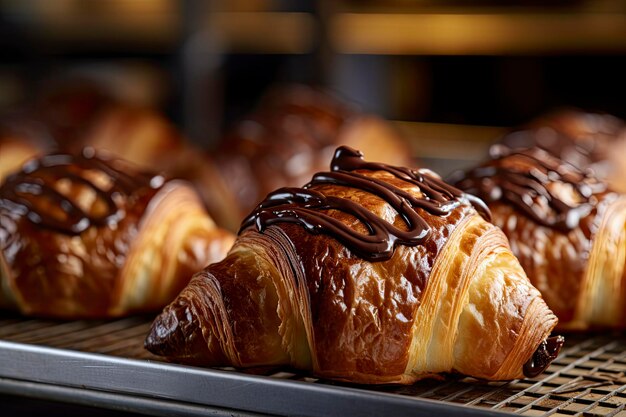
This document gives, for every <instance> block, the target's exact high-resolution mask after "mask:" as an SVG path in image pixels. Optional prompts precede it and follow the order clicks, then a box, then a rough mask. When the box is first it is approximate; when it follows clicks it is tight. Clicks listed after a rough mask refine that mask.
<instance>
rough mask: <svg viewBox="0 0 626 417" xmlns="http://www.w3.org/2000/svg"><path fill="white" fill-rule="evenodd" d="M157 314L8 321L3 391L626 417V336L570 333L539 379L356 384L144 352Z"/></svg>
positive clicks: (205, 408)
mask: <svg viewBox="0 0 626 417" xmlns="http://www.w3.org/2000/svg"><path fill="white" fill-rule="evenodd" d="M149 326H150V317H135V318H127V319H121V320H115V321H97V322H94V321H74V322H56V321H47V320H27V319H21V318H17V317H7V318H4V319H0V339H1V340H0V392H4V393H10V394H22V395H29V396H35V397H39V398H46V399H57V400H61V401H69V402H77V403H83V404H92V405H98V406H101V407H107V408H113V409H123V410H129V411H135V412H144V413H147V414H154V415H169V414H172V413H182V414H184V415H235V414H243V415H251V414H250V413H263V414H280V415H311V416H313V415H346V414H352V415H372V416H373V415H390V414H394V415H395V414H400V413H402V414H411V415H430V414H432V413H436V412H439V413H445V414H446V415H468V416H470V415H501V414H500V412H507V413H514V414H521V415H545V416H549V415H550V416H552V415H553V416H562V415H567V416H607V417H608V416H619V417H626V409H625V407H626V377H625V373H626V335H624V334H622V333H615V334H606V333H603V334H595V335H591V336H589V335H587V336H585V335H569V336H568V337H567V343H566V347H565V348H564V350H563V352H562V353H561V356H560V357H559V358H558V359H557V360H556V361H555V362H554V363H553V364H552V366H550V368H549V369H548V371H547V372H546V373H545V374H543V375H541V376H540V377H538V378H533V379H523V380H518V381H512V382H497V383H494V382H492V383H484V382H479V381H475V380H472V379H470V378H462V379H460V378H452V379H448V380H446V381H434V380H426V381H421V382H419V383H417V384H414V385H411V386H406V387H404V386H382V387H370V386H355V385H347V384H338V383H333V382H329V381H322V380H318V379H316V378H311V377H309V376H307V375H305V374H302V373H298V372H294V371H291V370H284V369H283V370H278V369H256V370H252V371H249V372H248V373H241V372H237V371H234V370H228V369H222V370H215V369H201V368H195V367H188V366H180V365H175V364H169V363H165V362H162V361H161V360H160V359H159V358H157V357H155V356H153V355H151V354H149V353H148V352H146V351H145V350H143V347H142V345H143V338H144V336H145V334H146V333H147V331H148V329H149Z"/></svg>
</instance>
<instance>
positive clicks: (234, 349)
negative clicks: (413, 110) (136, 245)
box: [146, 171, 556, 383]
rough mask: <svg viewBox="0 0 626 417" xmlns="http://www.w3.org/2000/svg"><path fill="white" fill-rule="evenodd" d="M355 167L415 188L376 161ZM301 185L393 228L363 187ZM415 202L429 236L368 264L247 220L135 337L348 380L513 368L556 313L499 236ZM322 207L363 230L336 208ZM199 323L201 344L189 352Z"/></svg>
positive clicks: (296, 230)
mask: <svg viewBox="0 0 626 417" xmlns="http://www.w3.org/2000/svg"><path fill="white" fill-rule="evenodd" d="M361 173H362V174H364V175H367V176H373V177H376V178H378V179H380V180H382V181H385V182H389V183H393V184H394V185H396V186H397V187H400V188H401V189H404V190H407V191H409V192H411V193H413V194H415V195H417V196H419V195H421V192H420V190H419V188H418V187H417V186H415V185H413V184H411V183H408V182H405V181H403V180H400V179H398V178H395V177H393V176H392V175H390V174H389V173H387V172H384V171H376V172H361ZM312 188H313V189H314V190H315V191H318V192H322V193H323V194H324V195H326V196H329V195H332V196H337V197H344V198H349V199H350V200H351V201H353V202H357V203H358V204H359V205H361V206H363V207H365V208H366V209H368V210H369V211H371V212H373V213H375V214H377V215H378V216H379V217H381V218H383V219H386V220H387V221H389V222H390V223H393V224H395V225H396V226H397V227H400V228H402V227H404V228H406V225H405V224H404V223H403V222H402V221H401V220H400V219H399V218H398V213H397V212H396V211H395V210H393V209H392V208H391V207H390V206H389V204H388V203H386V202H385V201H384V200H382V199H381V198H380V197H377V196H375V195H373V194H370V193H368V192H365V191H361V190H359V189H353V188H349V187H345V186H338V185H318V186H313V187H312ZM416 210H418V211H419V213H420V215H422V216H423V217H424V218H425V219H426V221H427V223H428V225H429V226H430V230H431V233H432V235H431V238H430V239H429V240H427V241H426V242H425V243H424V244H420V245H417V246H413V247H409V246H398V247H397V248H396V250H395V252H394V254H393V256H392V257H391V259H388V260H385V261H380V262H370V261H367V260H364V259H362V258H360V257H358V256H356V255H355V254H353V253H351V252H350V250H349V249H348V248H347V247H346V246H344V245H343V244H341V243H339V242H338V241H337V240H335V239H334V238H332V237H330V236H327V235H324V234H311V233H308V232H306V231H305V229H304V228H303V227H301V226H300V225H296V224H287V223H279V224H277V225H274V226H270V227H268V228H267V229H266V230H264V232H263V233H260V232H258V231H257V230H256V229H255V228H254V227H251V228H248V229H246V230H245V231H243V232H242V233H241V234H240V236H239V237H238V239H237V242H236V243H235V246H234V247H233V249H232V250H231V252H230V253H229V255H228V256H227V257H226V258H225V259H224V260H223V261H222V262H220V263H217V264H213V265H210V266H209V267H207V268H206V269H205V270H204V271H203V272H201V273H199V274H197V275H196V276H195V277H194V278H193V280H192V282H191V284H190V285H189V286H188V287H187V288H186V289H185V290H183V292H182V293H181V294H180V296H179V297H178V299H177V300H176V301H175V302H174V303H172V304H171V305H170V306H168V307H167V308H166V309H165V310H164V312H163V313H162V315H161V316H160V317H159V318H157V320H156V321H155V323H154V324H153V328H152V331H151V333H150V335H149V336H148V338H147V340H146V346H147V347H148V349H150V350H152V351H153V352H155V353H157V354H161V355H164V356H166V357H168V358H169V359H171V360H176V361H183V362H186V361H188V360H189V358H191V360H192V361H193V362H194V363H202V364H206V365H212V366H215V365H233V366H237V367H247V366H257V365H270V364H271V365H279V364H282V365H291V366H295V367H299V368H303V369H309V370H311V371H313V372H314V373H315V374H316V375H319V376H322V377H326V378H332V379H339V380H346V381H351V382H359V383H392V382H393V383H410V382H412V381H415V380H416V379H420V378H423V377H426V376H432V375H433V374H437V373H441V372H453V371H458V372H464V373H466V374H468V375H473V376H476V377H479V378H486V379H512V378H516V377H518V376H520V375H521V373H522V367H523V365H524V363H525V362H526V361H527V360H528V359H529V358H530V357H531V356H532V354H533V352H534V351H535V349H536V348H537V346H538V345H539V343H540V342H541V341H542V340H543V339H544V338H545V337H546V336H547V335H548V334H549V332H550V331H551V329H552V327H554V325H555V324H556V319H555V317H554V315H552V314H551V312H550V311H549V310H548V309H547V307H545V303H544V302H543V300H542V299H541V296H540V295H539V293H538V291H537V290H535V289H534V288H532V286H531V285H530V283H529V282H528V280H527V278H526V276H525V275H524V272H523V270H522V269H521V267H520V265H519V263H518V262H517V261H516V259H515V258H514V257H513V255H512V254H511V252H510V249H509V248H508V244H507V242H506V238H504V236H503V234H502V233H501V232H500V231H499V230H498V229H497V228H495V227H494V226H493V225H491V224H489V223H487V222H486V221H485V220H483V219H482V218H481V217H480V216H479V215H478V214H477V213H476V211H475V210H474V209H473V208H472V207H471V206H470V205H469V204H468V203H467V202H465V203H463V204H460V205H459V206H458V207H456V208H455V209H453V210H452V211H451V212H450V213H449V214H448V215H446V216H438V215H432V214H429V213H428V212H426V211H424V210H422V209H416ZM327 214H329V215H330V216H332V217H333V218H336V219H339V220H341V221H342V222H343V223H344V224H348V225H351V227H352V228H353V229H354V230H359V231H360V232H362V233H364V232H365V229H364V226H363V224H361V223H360V222H358V221H355V219H354V218H352V217H351V216H350V215H349V214H347V213H345V212H342V211H336V210H331V211H328V212H327ZM472 294H474V295H472ZM472 297H473V298H472ZM472 300H473V302H472V304H471V305H470V304H469V303H468V301H472ZM531 306H532V307H531ZM468 309H469V310H468ZM464 311H465V312H466V313H464ZM467 311H469V313H467ZM463 314H464V315H465V316H463ZM478 315H483V317H484V320H483V321H482V324H481V326H479V328H477V327H476V326H477V324H476V322H472V321H471V320H469V319H468V317H477V316H478ZM463 317H465V319H463ZM468 323H469V324H468ZM199 334H202V335H203V338H204V339H205V344H204V345H203V346H202V347H200V348H198V349H197V350H196V351H195V352H194V353H192V352H190V351H191V350H193V349H192V348H190V345H194V346H199V345H200V343H199V342H198V335H199ZM475 334H479V335H480V336H479V337H476V336H475ZM479 342H480V343H483V344H484V345H485V347H488V349H486V352H487V353H485V354H484V355H477V354H476V351H475V350H474V349H472V347H473V346H475V344H476V343H479Z"/></svg>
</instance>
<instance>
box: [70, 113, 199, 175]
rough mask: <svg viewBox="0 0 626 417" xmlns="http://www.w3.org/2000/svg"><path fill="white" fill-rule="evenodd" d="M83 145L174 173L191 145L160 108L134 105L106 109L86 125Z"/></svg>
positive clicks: (143, 165) (147, 167) (81, 142)
mask: <svg viewBox="0 0 626 417" xmlns="http://www.w3.org/2000/svg"><path fill="white" fill-rule="evenodd" d="M80 145H81V146H89V147H93V148H94V149H97V150H98V151H100V152H107V153H109V154H111V155H113V156H115V157H117V158H122V159H125V160H127V161H129V162H131V163H133V164H134V165H137V166H138V167H140V168H142V169H145V170H150V171H158V172H166V173H168V174H169V173H170V172H172V171H173V170H175V168H176V167H177V166H178V165H183V164H186V163H188V160H184V159H185V158H183V160H180V158H181V157H182V155H183V152H184V150H185V148H186V147H187V146H189V145H188V144H187V143H186V141H185V140H184V139H183V137H182V136H181V135H180V133H179V132H178V131H177V130H176V128H175V127H174V126H172V125H171V124H170V123H169V122H168V121H167V120H166V119H165V118H164V117H163V116H161V115H160V114H159V113H158V112H155V111H153V110H149V109H142V108H136V107H131V106H122V105H117V106H111V107H107V108H105V109H103V110H102V111H101V112H100V113H99V114H98V116H97V117H95V118H94V120H93V122H92V123H91V124H90V125H89V126H88V127H87V128H86V129H85V134H84V135H83V137H82V138H81V141H80Z"/></svg>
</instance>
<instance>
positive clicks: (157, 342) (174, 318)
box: [144, 301, 189, 357]
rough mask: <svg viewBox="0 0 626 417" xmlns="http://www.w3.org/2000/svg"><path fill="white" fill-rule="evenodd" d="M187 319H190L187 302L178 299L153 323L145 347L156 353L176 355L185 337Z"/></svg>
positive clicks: (169, 355) (167, 355)
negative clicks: (177, 348)
mask: <svg viewBox="0 0 626 417" xmlns="http://www.w3.org/2000/svg"><path fill="white" fill-rule="evenodd" d="M185 320H187V321H189V315H188V308H187V305H186V304H184V303H181V302H180V301H178V302H176V303H172V304H170V305H169V306H167V307H166V308H165V309H164V310H163V312H162V313H161V314H160V315H159V316H157V318H156V319H155V320H154V322H153V323H152V327H151V328H150V332H149V333H148V336H147V337H146V339H145V340H144V348H145V349H147V350H148V351H150V352H152V353H154V354H156V355H160V356H166V357H171V356H175V351H176V347H177V346H178V345H179V344H180V343H181V342H184V339H185V334H184V333H185V329H184V327H185Z"/></svg>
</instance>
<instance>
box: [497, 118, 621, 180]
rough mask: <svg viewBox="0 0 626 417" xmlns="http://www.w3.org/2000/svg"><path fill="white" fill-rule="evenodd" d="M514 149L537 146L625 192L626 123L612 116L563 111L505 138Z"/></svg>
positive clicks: (504, 142) (535, 121) (540, 119)
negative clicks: (590, 171)
mask: <svg viewBox="0 0 626 417" xmlns="http://www.w3.org/2000/svg"><path fill="white" fill-rule="evenodd" d="M501 143H502V144H504V145H506V146H507V147H509V148H512V149H527V148H533V147H538V148H541V149H543V150H545V151H548V152H550V153H551V154H553V155H555V156H557V157H559V158H560V159H562V160H564V161H566V162H568V163H570V164H572V165H574V166H575V167H577V168H579V169H581V170H586V169H590V170H592V171H593V172H594V174H595V176H597V177H598V178H600V179H603V180H606V181H608V182H609V184H610V185H611V187H612V188H613V189H614V190H617V191H620V192H626V159H624V155H626V124H624V121H623V120H620V119H618V118H617V117H614V116H611V115H609V114H601V113H586V112H583V111H581V110H575V109H564V110H559V111H556V112H554V113H551V114H548V115H546V116H543V117H540V118H538V119H536V120H534V121H533V122H531V123H530V124H529V125H528V126H527V127H526V128H525V129H522V130H518V131H514V132H512V133H509V134H508V135H506V136H504V137H503V138H502V140H501Z"/></svg>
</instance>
